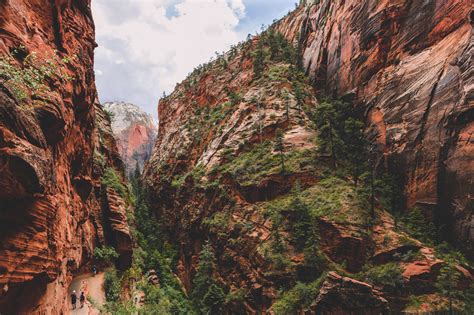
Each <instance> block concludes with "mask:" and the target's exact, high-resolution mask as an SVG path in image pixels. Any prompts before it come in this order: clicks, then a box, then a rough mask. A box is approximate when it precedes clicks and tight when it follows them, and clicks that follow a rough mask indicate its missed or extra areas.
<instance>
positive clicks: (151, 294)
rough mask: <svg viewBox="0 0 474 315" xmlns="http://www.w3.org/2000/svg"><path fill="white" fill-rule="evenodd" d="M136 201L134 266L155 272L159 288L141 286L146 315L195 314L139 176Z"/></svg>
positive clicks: (133, 180)
mask: <svg viewBox="0 0 474 315" xmlns="http://www.w3.org/2000/svg"><path fill="white" fill-rule="evenodd" d="M131 183H132V192H133V194H134V195H135V197H136V204H135V224H136V239H137V243H138V246H139V248H138V249H135V250H134V265H135V267H136V268H137V269H140V270H150V269H154V270H156V273H157V275H158V277H159V279H160V286H159V287H157V286H154V285H150V284H148V283H147V282H146V283H141V285H140V287H141V289H142V290H143V291H144V292H145V306H144V308H143V313H144V314H186V315H187V314H195V313H196V312H195V311H194V309H193V305H192V303H191V301H190V300H189V299H188V298H187V297H186V296H185V294H184V293H183V289H182V285H181V283H180V282H179V281H178V279H177V278H176V276H175V270H174V266H176V261H177V251H176V249H175V248H174V247H173V246H172V245H170V242H169V241H168V237H167V236H166V234H165V233H164V232H163V228H162V227H161V226H160V224H159V223H158V221H157V220H156V218H155V216H154V214H153V212H152V211H151V209H150V207H149V206H148V203H147V200H146V196H147V192H146V191H145V189H144V187H143V186H142V183H141V181H140V175H139V172H135V174H134V176H133V178H131Z"/></svg>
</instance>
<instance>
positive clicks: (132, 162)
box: [103, 102, 157, 173]
mask: <svg viewBox="0 0 474 315" xmlns="http://www.w3.org/2000/svg"><path fill="white" fill-rule="evenodd" d="M103 105H104V109H105V110H106V112H108V113H110V115H111V120H112V130H113V132H114V134H115V137H116V138H117V142H118V147H119V152H120V154H121V156H122V160H123V161H124V163H125V166H126V168H127V172H128V173H130V172H133V171H134V170H135V168H136V167H137V165H138V167H139V169H140V170H143V166H144V165H145V162H147V161H148V159H149V158H150V155H151V150H152V149H153V145H154V143H155V139H156V133H157V126H156V123H155V121H154V119H153V117H151V115H149V114H147V113H145V112H144V111H142V110H141V109H140V108H139V107H138V106H136V105H133V104H129V103H123V102H107V103H104V104H103Z"/></svg>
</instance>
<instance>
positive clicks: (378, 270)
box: [358, 262, 403, 293]
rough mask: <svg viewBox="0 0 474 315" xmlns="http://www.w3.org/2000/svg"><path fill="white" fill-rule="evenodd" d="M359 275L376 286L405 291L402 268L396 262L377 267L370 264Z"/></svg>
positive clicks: (388, 289)
mask: <svg viewBox="0 0 474 315" xmlns="http://www.w3.org/2000/svg"><path fill="white" fill-rule="evenodd" d="M358 277H360V278H362V280H363V281H366V282H368V283H370V284H372V285H374V286H377V287H383V288H384V290H385V291H391V292H394V293H400V292H402V291H403V275H402V269H401V268H400V266H399V264H398V263H395V262H392V263H388V264H385V265H380V266H375V267H373V266H370V265H369V266H368V268H367V267H366V270H365V271H363V272H362V273H361V274H359V275H358Z"/></svg>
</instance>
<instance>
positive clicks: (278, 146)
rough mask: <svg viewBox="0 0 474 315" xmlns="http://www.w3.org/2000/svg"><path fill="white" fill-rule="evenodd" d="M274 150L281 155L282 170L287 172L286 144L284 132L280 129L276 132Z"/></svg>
mask: <svg viewBox="0 0 474 315" xmlns="http://www.w3.org/2000/svg"><path fill="white" fill-rule="evenodd" d="M274 150H275V151H276V152H277V153H278V156H279V157H280V165H281V172H282V173H285V145H284V143H283V132H282V131H281V130H280V129H278V130H277V132H276V138H275V147H274Z"/></svg>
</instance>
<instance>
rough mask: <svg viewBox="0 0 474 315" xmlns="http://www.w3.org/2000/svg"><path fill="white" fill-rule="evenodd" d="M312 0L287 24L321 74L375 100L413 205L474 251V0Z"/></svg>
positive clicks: (307, 64)
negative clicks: (473, 134) (473, 0)
mask: <svg viewBox="0 0 474 315" xmlns="http://www.w3.org/2000/svg"><path fill="white" fill-rule="evenodd" d="M306 2H307V3H308V5H306V6H300V7H299V8H298V9H297V10H295V11H294V12H293V13H291V14H290V15H289V16H287V17H286V18H285V19H283V20H282V21H281V22H280V23H278V26H277V28H278V29H279V31H281V32H282V33H283V34H285V36H286V37H287V38H288V39H289V40H292V41H294V42H295V43H296V42H298V43H299V45H300V47H301V49H302V53H303V65H304V68H305V70H306V73H307V74H308V75H309V77H310V78H311V80H312V83H314V85H315V86H316V88H318V89H321V90H326V91H327V92H329V93H331V94H334V95H338V96H342V95H346V94H350V95H351V96H352V97H354V99H355V100H356V101H357V102H358V103H359V104H360V106H363V107H364V108H365V110H366V112H367V118H368V120H369V122H370V124H371V127H372V128H373V129H374V131H376V132H377V134H378V141H379V144H380V148H379V149H380V151H381V152H383V154H384V156H385V159H386V163H388V164H389V167H391V168H393V169H396V171H398V172H400V173H401V174H403V186H404V187H405V192H406V208H408V209H411V208H414V207H421V208H422V209H423V210H424V211H425V214H426V215H428V216H430V217H433V218H434V220H435V222H436V223H437V224H438V225H439V226H443V228H444V232H445V235H446V237H448V238H449V239H451V240H452V241H453V242H455V243H456V244H459V246H460V247H461V248H463V249H464V250H465V253H466V254H468V255H469V256H470V257H471V258H472V257H474V217H473V213H474V211H473V209H474V204H473V201H472V195H473V193H474V190H473V189H474V185H473V178H474V176H473V175H474V174H473V170H474V160H473V158H472V157H473V154H474V144H473V140H472V133H473V128H474V124H473V110H474V97H473V95H474V93H473V86H474V85H473V76H472V71H473V67H474V66H473V61H472V54H473V51H474V50H473V49H474V38H473V31H472V25H473V23H474V22H473V19H474V15H473V13H472V12H473V7H472V1H470V0H461V1H457V0H448V1H446V0H430V1H409V0H406V1H396V2H393V1H369V0H364V1H358V0H354V1H329V0H323V1H316V2H317V4H310V3H311V2H312V1H306Z"/></svg>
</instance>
